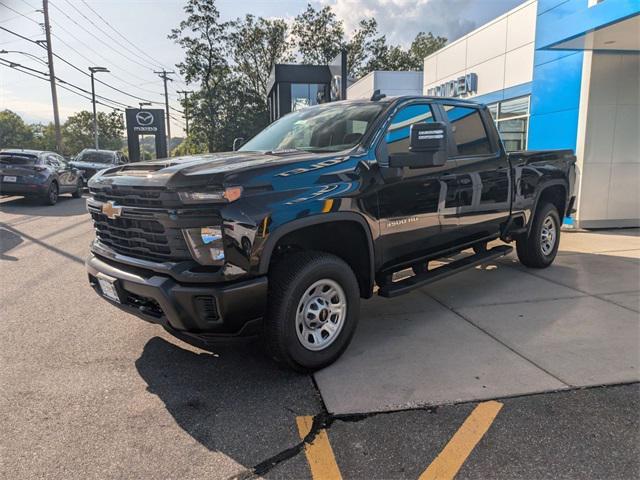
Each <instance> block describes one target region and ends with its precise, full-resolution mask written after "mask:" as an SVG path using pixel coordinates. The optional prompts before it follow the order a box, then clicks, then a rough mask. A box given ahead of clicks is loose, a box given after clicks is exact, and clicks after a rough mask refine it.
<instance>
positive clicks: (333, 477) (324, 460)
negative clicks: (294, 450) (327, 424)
mask: <svg viewBox="0 0 640 480" xmlns="http://www.w3.org/2000/svg"><path fill="white" fill-rule="evenodd" d="M296 423H297V424H298V432H299V434H300V438H301V439H302V440H304V438H305V437H306V436H307V435H308V434H309V432H310V431H311V425H312V424H313V417H310V416H306V417H296ZM304 453H305V455H306V456H307V462H309V467H310V468H311V476H312V477H313V480H341V479H342V475H340V470H339V469H338V464H337V463H336V457H334V455H333V449H332V448H331V444H330V443H329V437H328V436H327V431H326V430H324V429H322V430H320V431H319V432H318V434H317V435H316V437H315V438H314V439H313V442H311V443H306V444H305V445H304Z"/></svg>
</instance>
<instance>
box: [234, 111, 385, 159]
mask: <svg viewBox="0 0 640 480" xmlns="http://www.w3.org/2000/svg"><path fill="white" fill-rule="evenodd" d="M384 107H385V105H384V104H380V103H370V104H351V105H349V104H347V105H345V104H331V103H327V104H323V105H320V106H317V107H311V108H305V109H302V110H298V111H296V112H293V113H290V114H288V115H285V116H284V117H282V118H281V119H280V120H278V121H276V122H274V123H272V124H271V125H269V126H268V127H267V128H265V129H264V130H263V131H262V132H260V133H259V134H258V135H256V136H255V137H253V138H252V139H251V140H249V141H248V142H247V143H246V144H245V145H243V146H242V148H241V149H240V150H244V151H278V150H290V149H295V150H305V151H310V152H338V151H340V150H345V149H347V148H350V147H353V146H355V145H357V144H358V143H359V142H360V140H362V137H363V136H364V133H365V132H366V131H367V129H368V128H369V127H370V125H371V123H372V122H373V121H374V120H375V119H376V117H377V116H378V114H379V113H380V112H381V111H382V110H383V109H384Z"/></svg>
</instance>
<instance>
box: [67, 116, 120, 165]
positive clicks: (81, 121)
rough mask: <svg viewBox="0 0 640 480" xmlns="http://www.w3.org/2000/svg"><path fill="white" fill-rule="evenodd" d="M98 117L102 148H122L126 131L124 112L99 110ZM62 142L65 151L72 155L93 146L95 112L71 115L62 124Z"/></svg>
mask: <svg viewBox="0 0 640 480" xmlns="http://www.w3.org/2000/svg"><path fill="white" fill-rule="evenodd" d="M97 117H98V135H99V143H100V148H102V149H105V150H120V149H121V148H122V134H123V131H124V119H123V118H122V114H121V113H118V112H111V113H104V112H98V116H97ZM62 143H63V149H64V153H66V154H70V155H76V154H78V153H79V152H80V151H81V150H82V149H84V148H92V147H93V145H94V139H93V114H92V113H91V112H87V111H82V112H78V113H76V114H75V115H73V116H71V117H69V118H68V119H67V121H66V122H65V123H64V125H63V126H62Z"/></svg>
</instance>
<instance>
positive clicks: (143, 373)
mask: <svg viewBox="0 0 640 480" xmlns="http://www.w3.org/2000/svg"><path fill="white" fill-rule="evenodd" d="M84 202H85V200H84V199H71V198H65V196H63V197H61V199H60V202H59V204H58V205H56V206H53V207H44V206H39V205H37V204H36V203H32V202H29V201H26V200H23V199H17V198H11V197H10V198H5V199H2V200H0V322H1V324H2V333H1V334H0V422H1V428H0V432H1V433H0V435H1V436H0V478H7V479H14V478H16V479H17V478H20V479H23V478H24V479H30V478H54V479H76V478H77V479H91V478H96V479H105V478H166V479H172V478H175V479H187V478H193V479H200V478H207V479H227V478H255V477H263V478H269V479H271V478H273V479H275V478H287V479H292V478H293V479H306V478H322V477H321V476H319V475H322V473H323V472H333V473H334V474H335V473H336V472H337V473H338V474H339V475H341V476H342V478H345V479H346V478H353V479H371V478H380V479H387V478H389V479H391V478H394V479H395V478H398V479H404V478H409V479H415V478H419V477H420V478H435V477H432V476H430V475H433V472H436V471H447V472H449V473H451V472H452V471H455V473H457V478H505V479H507V478H508V479H512V478H524V479H531V478H576V479H578V478H579V479H585V478H589V479H595V478H621V479H626V478H638V477H640V462H639V460H638V459H639V458H640V451H639V449H638V446H639V445H640V435H639V425H638V418H639V416H638V412H639V411H640V390H639V387H638V384H637V383H633V382H632V383H627V382H628V381H629V380H624V379H622V380H621V381H622V382H623V383H625V384H623V385H609V386H604V387H591V388H580V389H576V388H573V387H570V388H565V389H564V390H563V391H555V392H552V393H542V394H535V395H529V394H527V395H521V396H516V397H514V398H504V396H503V395H501V394H500V392H495V393H494V394H492V395H490V396H488V397H486V398H483V399H479V400H477V401H461V402H449V401H443V402H442V403H440V404H437V405H431V406H418V407H416V408H412V407H411V406H409V407H406V408H402V409H401V410H391V411H385V412H380V411H366V412H365V411H353V412H351V413H349V414H344V415H340V414H335V412H334V413H329V412H328V411H327V408H326V405H325V403H324V400H323V397H322V395H321V392H320V391H319V390H318V388H317V386H316V384H315V381H314V379H313V378H312V377H311V376H305V375H297V374H294V373H291V372H288V371H284V370H281V369H279V368H277V367H276V366H274V365H273V364H272V363H271V362H270V361H269V360H268V359H267V358H266V356H265V355H264V354H263V352H262V349H261V345H260V342H259V340H248V341H245V342H238V343H234V344H227V345H221V346H219V347H215V348H210V349H207V350H203V349H200V348H197V347H195V346H192V345H189V344H187V343H184V342H182V341H181V340H178V339H176V338H174V337H172V336H171V335H169V334H167V333H165V332H164V331H163V330H162V329H161V328H159V327H157V326H155V325H151V324H147V323H145V322H143V321H141V320H139V319H137V318H134V317H131V316H129V315H126V314H124V313H122V312H120V311H118V310H117V309H115V308H114V307H112V306H111V305H110V304H108V303H107V302H105V301H103V300H102V299H100V298H99V297H98V296H97V295H96V294H95V292H94V291H93V290H92V289H91V288H90V287H89V285H88V283H87V278H86V273H85V270H84V259H85V258H86V255H87V253H88V246H89V242H90V240H91V238H92V236H93V232H92V228H91V223H90V219H89V217H88V215H87V213H86V210H85V204H84ZM576 248H578V247H576ZM471 285H472V286H473V283H472V284H471ZM590 288H591V287H590ZM593 288H598V287H597V285H596V286H594V287H593ZM605 290H606V289H605ZM602 291H604V290H602ZM598 295H609V294H608V293H598ZM612 295H617V296H614V297H613V298H612V301H615V302H617V303H616V305H617V304H618V303H624V302H627V303H628V305H629V306H630V307H634V306H635V305H636V303H635V301H636V300H635V298H636V297H634V296H629V295H627V296H625V294H624V293H619V292H618V293H614V294H612ZM585 296H589V295H585ZM425 298H426V296H425ZM375 301H377V300H374V302H375ZM427 301H429V299H427ZM367 304H368V302H367V303H365V307H364V308H365V309H366V308H371V307H367ZM389 308H390V307H389ZM404 308H409V309H411V307H410V306H407V304H405V306H404ZM461 308H462V307H461ZM539 308H543V307H539ZM545 308H546V307H545ZM404 313H405V314H406V313H411V312H408V310H405V311H404ZM380 314H381V315H383V316H386V317H385V318H389V316H391V317H392V316H393V315H394V312H393V309H389V310H388V311H384V312H380ZM402 314H403V311H402V310H400V311H398V315H402ZM478 321H479V322H480V321H482V319H480V320H478ZM534 321H536V320H535V319H534ZM400 333H401V332H398V331H397V330H396V332H395V334H396V335H399V334H400ZM356 341H357V340H356ZM355 345H356V348H358V347H357V345H358V344H357V343H356V344H355ZM451 348H453V347H451ZM456 348H460V349H463V348H465V345H464V344H462V345H460V346H458V347H456ZM458 368H460V367H458ZM461 373H462V372H460V371H458V372H457V374H461ZM451 374H452V375H453V374H456V372H451ZM471 380H475V379H471ZM516 380H517V379H516ZM514 381H515V380H514ZM376 383H377V379H375V378H371V384H370V385H367V383H362V384H360V386H359V388H360V395H361V396H362V397H363V398H365V397H371V396H375V395H376V393H375V392H376V391H375V390H374V389H373V386H372V385H374V384H376ZM425 383H426V382H424V381H422V382H421V381H419V380H418V381H416V384H415V385H414V388H415V389H419V390H423V391H428V390H429V385H428V384H427V385H425ZM432 389H433V388H432ZM305 422H306V423H305ZM305 425H306V427H305ZM478 432H480V433H478ZM323 469H324V470H323ZM421 476H422V477H421Z"/></svg>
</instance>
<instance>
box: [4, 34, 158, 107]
mask: <svg viewBox="0 0 640 480" xmlns="http://www.w3.org/2000/svg"><path fill="white" fill-rule="evenodd" d="M0 30H4V31H6V32H8V33H11V34H12V35H15V36H16V37H18V38H20V39H22V40H25V41H27V42H30V43H33V44H36V45H38V46H39V47H42V48H44V47H43V46H42V45H41V44H40V43H38V42H37V41H36V40H32V39H30V38H27V37H25V36H24V35H20V34H19V33H17V32H14V31H13V30H9V29H8V28H5V27H3V26H0ZM54 36H55V37H56V39H57V40H60V42H61V43H63V44H64V45H66V46H67V47H68V48H70V49H71V50H73V51H75V52H76V53H78V54H79V55H80V56H82V58H84V59H85V60H86V61H88V62H90V63H91V59H89V58H87V57H85V56H84V55H82V54H81V53H80V52H78V51H77V50H76V49H75V48H73V47H71V46H70V45H69V44H67V43H66V42H65V41H64V40H62V39H60V38H59V37H58V36H56V35H54ZM53 56H54V57H56V58H57V59H59V60H60V61H62V62H63V63H65V64H67V65H69V66H70V67H72V68H74V69H75V70H77V71H78V72H80V73H82V74H83V75H85V76H87V77H89V76H90V75H89V74H88V73H87V72H85V71H84V70H82V69H81V68H80V67H78V66H76V65H74V64H73V63H71V62H70V61H68V60H67V59H65V58H64V57H62V56H60V55H58V54H57V53H55V52H53ZM96 81H97V82H98V83H100V84H102V85H104V86H106V87H109V88H110V89H112V90H115V91H116V92H119V93H122V94H123V95H126V96H128V97H132V98H135V99H137V100H142V101H145V102H150V103H154V104H156V105H162V102H155V101H152V100H148V99H146V98H142V97H139V96H137V95H133V94H131V93H128V92H125V91H124V90H121V89H119V88H117V87H114V86H113V85H110V84H108V83H106V82H104V81H102V80H99V79H96Z"/></svg>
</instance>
